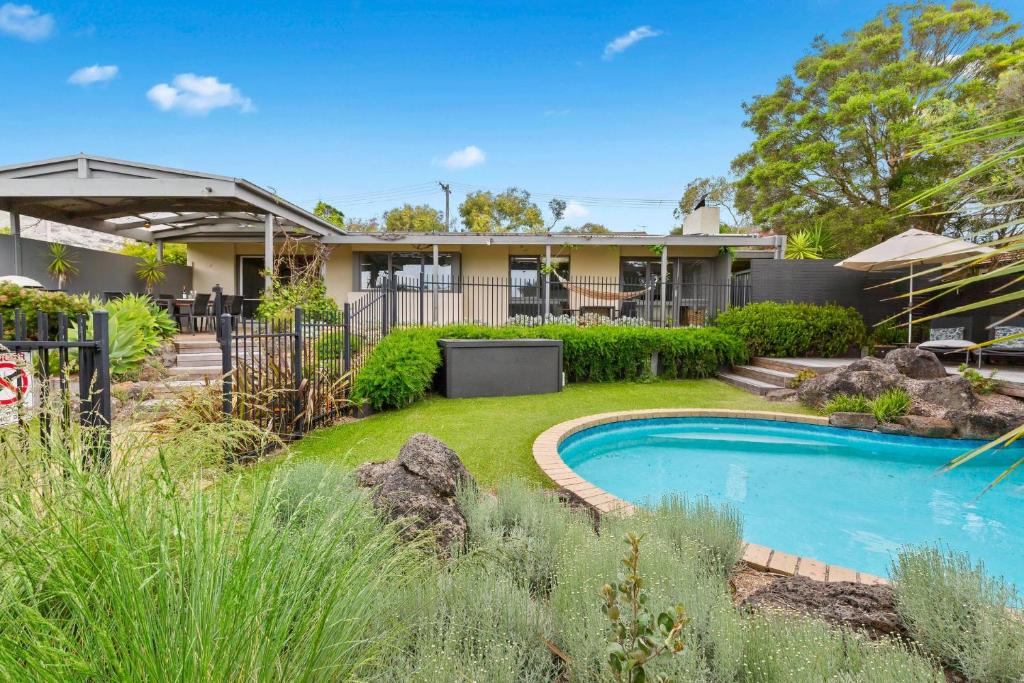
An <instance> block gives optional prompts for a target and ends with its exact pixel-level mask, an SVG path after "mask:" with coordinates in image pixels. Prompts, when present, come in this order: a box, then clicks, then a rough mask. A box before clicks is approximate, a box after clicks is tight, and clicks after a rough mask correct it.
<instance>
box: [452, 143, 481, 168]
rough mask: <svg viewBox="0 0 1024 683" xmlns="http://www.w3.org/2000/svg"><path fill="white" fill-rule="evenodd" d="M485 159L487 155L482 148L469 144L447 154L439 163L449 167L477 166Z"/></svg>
mask: <svg viewBox="0 0 1024 683" xmlns="http://www.w3.org/2000/svg"><path fill="white" fill-rule="evenodd" d="M486 160H487V155H486V154H484V151H483V150H482V149H480V148H479V147H477V146H476V145H470V146H468V147H463V148H462V149H457V150H455V151H454V152H452V153H451V154H449V155H448V156H447V157H445V159H444V160H443V161H442V162H441V165H442V166H444V167H446V168H451V169H459V168H469V167H470V166H479V165H480V164H482V163H484V162H485V161H486Z"/></svg>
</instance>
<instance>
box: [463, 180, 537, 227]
mask: <svg viewBox="0 0 1024 683" xmlns="http://www.w3.org/2000/svg"><path fill="white" fill-rule="evenodd" d="M459 216H461V217H462V224H463V225H464V226H466V229H467V230H469V231H470V232H538V231H540V230H543V229H544V218H543V216H542V215H541V213H540V209H539V208H537V205H536V204H534V203H533V202H532V201H530V193H529V192H527V191H526V190H521V189H519V188H518V187H510V188H508V189H507V190H505V191H504V192H502V193H501V194H498V195H495V194H493V193H491V192H484V191H483V190H480V191H478V192H471V193H469V194H468V195H466V199H465V200H464V201H463V202H462V204H460V205H459Z"/></svg>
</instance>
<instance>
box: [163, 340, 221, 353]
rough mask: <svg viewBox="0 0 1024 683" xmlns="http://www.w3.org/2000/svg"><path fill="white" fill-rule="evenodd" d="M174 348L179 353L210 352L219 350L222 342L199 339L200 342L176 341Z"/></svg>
mask: <svg viewBox="0 0 1024 683" xmlns="http://www.w3.org/2000/svg"><path fill="white" fill-rule="evenodd" d="M174 350H175V351H177V352H178V353H208V352H210V351H219V350H220V344H218V343H217V342H215V341H199V342H180V341H176V342H174Z"/></svg>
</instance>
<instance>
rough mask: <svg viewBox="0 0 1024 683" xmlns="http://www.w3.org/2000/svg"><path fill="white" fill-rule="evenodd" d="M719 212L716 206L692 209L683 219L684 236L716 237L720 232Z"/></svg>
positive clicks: (720, 217)
mask: <svg viewBox="0 0 1024 683" xmlns="http://www.w3.org/2000/svg"><path fill="white" fill-rule="evenodd" d="M721 219H722V216H721V211H720V210H719V208H718V207H717V206H702V207H700V208H699V209H694V210H693V211H691V212H690V213H688V214H687V215H686V218H684V219H683V234H684V235H717V234H719V232H721V225H722V220H721Z"/></svg>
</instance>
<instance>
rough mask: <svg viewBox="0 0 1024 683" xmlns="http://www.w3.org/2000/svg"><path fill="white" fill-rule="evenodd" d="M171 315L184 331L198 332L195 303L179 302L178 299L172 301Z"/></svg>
mask: <svg viewBox="0 0 1024 683" xmlns="http://www.w3.org/2000/svg"><path fill="white" fill-rule="evenodd" d="M171 316H172V317H173V318H174V320H175V321H177V323H178V328H179V329H180V330H181V331H182V332H186V331H187V332H189V333H190V334H195V333H196V316H195V303H194V302H190V303H179V302H178V301H174V300H172V301H171Z"/></svg>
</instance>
